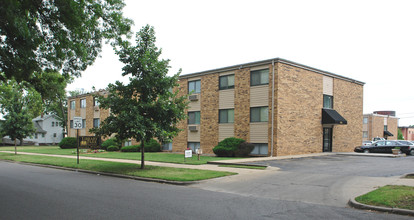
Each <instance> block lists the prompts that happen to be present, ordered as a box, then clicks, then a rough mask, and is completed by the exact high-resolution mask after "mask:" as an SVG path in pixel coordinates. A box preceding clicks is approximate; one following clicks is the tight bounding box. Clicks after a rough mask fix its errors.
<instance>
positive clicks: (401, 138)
mask: <svg viewBox="0 0 414 220" xmlns="http://www.w3.org/2000/svg"><path fill="white" fill-rule="evenodd" d="M397 139H398V140H404V135H403V133H402V131H401V129H400V128H398V138H397Z"/></svg>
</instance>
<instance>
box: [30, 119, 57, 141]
mask: <svg viewBox="0 0 414 220" xmlns="http://www.w3.org/2000/svg"><path fill="white" fill-rule="evenodd" d="M32 122H33V126H34V128H35V129H36V131H35V133H34V134H33V136H31V137H27V138H26V140H29V141H33V142H35V144H36V145H49V144H53V145H54V144H58V143H59V142H60V141H61V140H62V138H63V128H62V126H61V122H59V121H58V120H57V119H56V116H55V115H44V116H43V117H41V116H39V117H37V118H34V119H33V120H32Z"/></svg>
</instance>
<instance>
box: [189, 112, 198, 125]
mask: <svg viewBox="0 0 414 220" xmlns="http://www.w3.org/2000/svg"><path fill="white" fill-rule="evenodd" d="M188 124H190V125H191V124H200V112H189V113H188Z"/></svg>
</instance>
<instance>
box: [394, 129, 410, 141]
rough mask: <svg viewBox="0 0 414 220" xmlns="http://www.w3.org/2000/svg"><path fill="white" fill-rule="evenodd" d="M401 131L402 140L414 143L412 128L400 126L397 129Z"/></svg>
mask: <svg viewBox="0 0 414 220" xmlns="http://www.w3.org/2000/svg"><path fill="white" fill-rule="evenodd" d="M398 129H400V130H401V132H402V135H403V137H404V140H407V141H414V127H411V126H402V127H398Z"/></svg>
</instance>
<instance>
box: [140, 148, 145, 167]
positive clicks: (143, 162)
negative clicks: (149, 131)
mask: <svg viewBox="0 0 414 220" xmlns="http://www.w3.org/2000/svg"><path fill="white" fill-rule="evenodd" d="M144 142H145V141H142V142H141V169H144V168H145V161H144V151H145V150H144Z"/></svg>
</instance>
